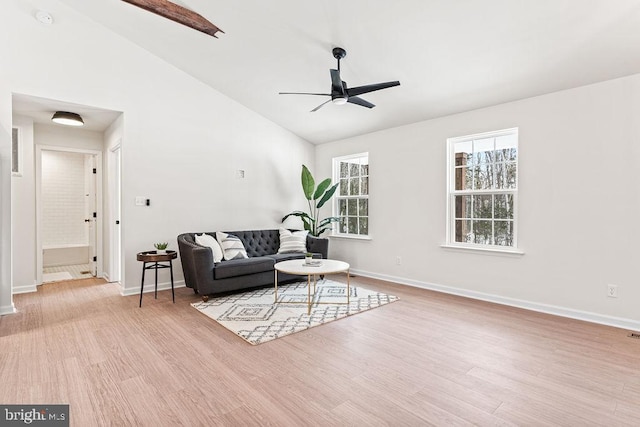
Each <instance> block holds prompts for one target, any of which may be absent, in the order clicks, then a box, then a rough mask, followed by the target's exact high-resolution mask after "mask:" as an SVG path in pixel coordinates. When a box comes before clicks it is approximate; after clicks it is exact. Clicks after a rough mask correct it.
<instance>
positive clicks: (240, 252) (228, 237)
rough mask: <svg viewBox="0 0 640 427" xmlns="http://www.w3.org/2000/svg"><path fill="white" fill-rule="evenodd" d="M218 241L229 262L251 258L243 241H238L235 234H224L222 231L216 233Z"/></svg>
mask: <svg viewBox="0 0 640 427" xmlns="http://www.w3.org/2000/svg"><path fill="white" fill-rule="evenodd" d="M216 239H217V240H218V243H220V247H221V248H222V252H223V254H224V259H226V260H227V261H229V260H232V259H241V258H249V257H248V256H247V251H246V250H245V249H244V245H243V244H242V240H240V239H238V237H237V236H234V235H233V234H227V233H223V232H222V231H216Z"/></svg>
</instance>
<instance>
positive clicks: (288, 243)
mask: <svg viewBox="0 0 640 427" xmlns="http://www.w3.org/2000/svg"><path fill="white" fill-rule="evenodd" d="M307 234H309V232H308V231H307V230H303V231H294V232H291V231H289V230H287V229H286V228H281V229H280V248H279V249H278V253H279V254H289V253H305V252H307Z"/></svg>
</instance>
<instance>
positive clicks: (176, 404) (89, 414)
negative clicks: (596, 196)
mask: <svg viewBox="0 0 640 427" xmlns="http://www.w3.org/2000/svg"><path fill="white" fill-rule="evenodd" d="M353 283H355V284H357V285H360V286H364V287H367V288H370V289H376V290H381V291H384V292H387V293H392V294H395V295H398V296H399V297H400V298H401V300H400V301H398V302H395V303H392V304H389V305H386V306H383V307H380V308H377V309H374V310H370V311H367V312H365V313H361V314H358V315H355V316H351V317H348V318H345V319H342V320H339V321H336V322H333V323H329V324H327V325H323V326H320V327H317V328H313V329H310V330H308V331H304V332H301V333H298V334H294V335H290V336H287V337H285V338H281V339H278V340H275V341H271V342H268V343H266V344H262V345H259V346H251V345H249V344H247V343H246V342H245V341H244V340H242V339H240V338H238V337H236V336H234V335H233V334H232V333H231V332H229V331H228V330H226V329H225V328H223V327H222V326H220V325H218V324H217V323H216V322H214V321H212V320H210V319H209V318H207V317H206V316H204V315H202V314H201V313H199V312H198V311H196V310H195V309H193V308H191V307H190V306H189V303H190V302H193V301H197V300H198V297H197V296H196V295H194V294H193V292H192V291H191V290H190V289H186V288H182V289H177V290H176V303H175V304H172V303H171V293H170V291H163V292H161V293H160V295H159V297H158V300H154V299H153V295H152V294H145V296H144V301H143V306H142V308H138V297H137V296H130V297H122V296H120V294H119V292H118V289H117V287H116V286H115V285H112V284H105V283H103V282H101V281H100V280H96V279H87V280H79V281H72V282H62V283H54V284H48V285H43V286H41V287H40V288H39V290H38V292H37V293H32V294H22V295H16V296H15V304H16V307H17V309H18V310H19V312H18V314H15V315H9V316H4V317H2V318H1V319H0V375H1V376H0V379H1V384H2V385H1V387H0V403H3V404H12V403H16V404H17V403H22V404H36V403H69V404H70V405H71V425H74V426H94V425H115V426H126V425H143V426H147V425H148V426H152V425H154V426H173V425H186V426H197V425H203V426H204V425H206V426H214V425H225V426H238V425H242V426H245V425H247V426H248V425H273V426H305V425H322V426H324V425H327V426H365V425H366V426H369V425H374V426H375V425H392V426H422V425H438V426H440V425H467V424H476V425H521V426H533V425H544V426H549V425H565V426H588V425H598V426H613V425H629V426H638V425H640V340H637V339H632V338H628V337H627V333H628V331H625V330H621V329H615V328H610V327H605V326H599V325H593V324H589V323H584V322H580V321H575V320H570V319H563V318H558V317H554V316H549V315H544V314H539V313H534V312H528V311H524V310H519V309H514V308H509V307H504V306H499V305H493V304H489V303H484V302H479V301H473V300H468V299H464V298H459V297H454V296H448V295H444V294H438V293H435V292H430V291H425V290H419V289H413V288H409V287H403V286H398V285H393V284H389V283H385V282H381V281H375V280H370V279H364V278H356V279H354V281H353Z"/></svg>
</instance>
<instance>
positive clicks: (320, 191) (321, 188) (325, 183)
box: [313, 178, 331, 200]
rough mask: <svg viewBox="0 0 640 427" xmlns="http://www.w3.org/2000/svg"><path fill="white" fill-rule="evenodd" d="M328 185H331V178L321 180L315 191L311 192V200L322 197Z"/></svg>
mask: <svg viewBox="0 0 640 427" xmlns="http://www.w3.org/2000/svg"><path fill="white" fill-rule="evenodd" d="M330 185H331V178H327V179H325V180H324V181H322V182H321V183H320V184H318V188H317V189H316V192H315V193H314V194H313V200H318V199H319V198H320V197H322V195H323V194H324V192H325V191H326V190H327V188H329V186H330Z"/></svg>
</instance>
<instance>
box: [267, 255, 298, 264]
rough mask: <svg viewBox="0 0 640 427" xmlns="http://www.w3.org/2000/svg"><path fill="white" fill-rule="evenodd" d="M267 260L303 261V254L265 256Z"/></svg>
mask: <svg viewBox="0 0 640 427" xmlns="http://www.w3.org/2000/svg"><path fill="white" fill-rule="evenodd" d="M267 256H268V257H269V258H273V260H274V261H275V262H280V261H289V260H290V259H304V254H300V253H290V254H273V255H267Z"/></svg>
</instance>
